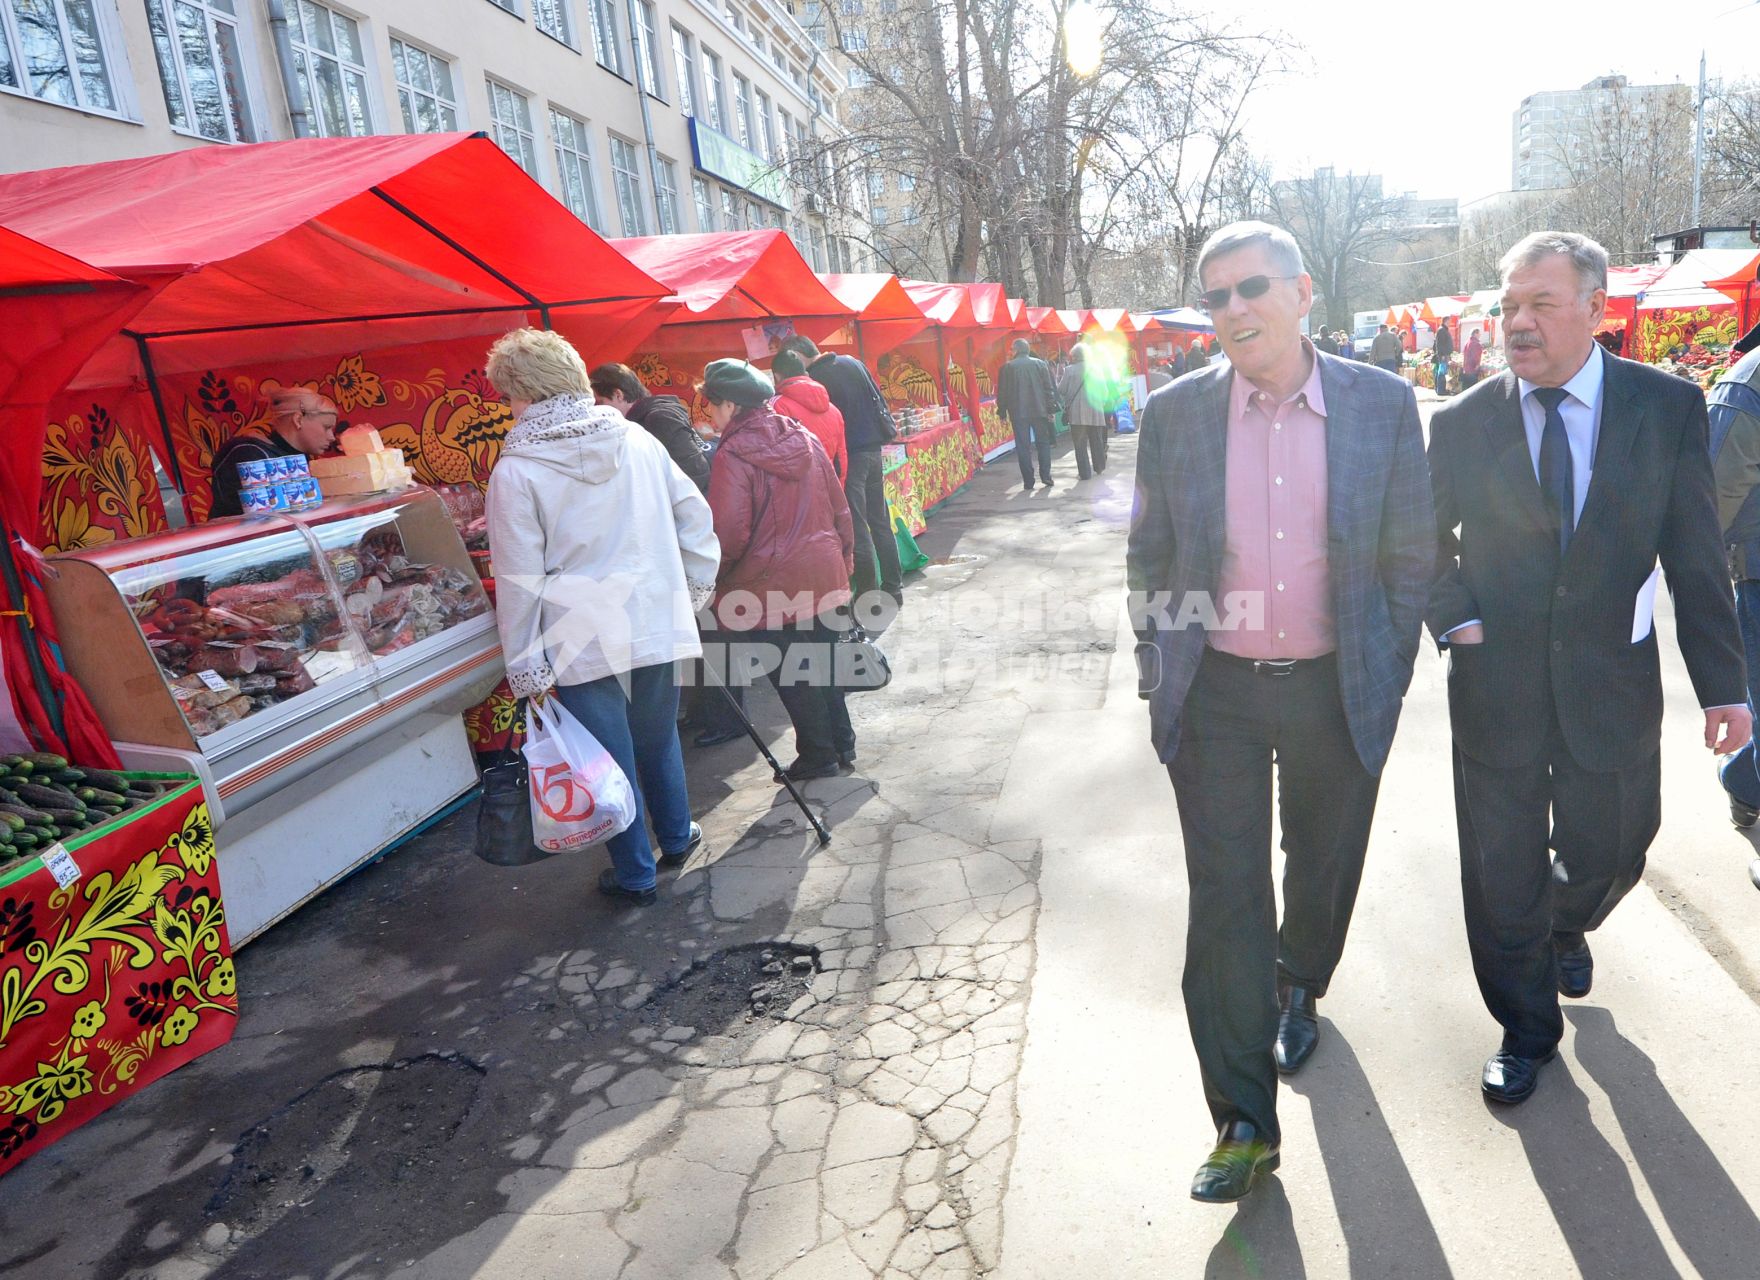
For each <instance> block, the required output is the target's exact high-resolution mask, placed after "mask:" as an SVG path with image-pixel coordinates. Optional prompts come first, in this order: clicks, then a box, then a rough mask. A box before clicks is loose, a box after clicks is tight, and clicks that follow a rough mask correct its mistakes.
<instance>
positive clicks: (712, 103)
mask: <svg viewBox="0 0 1760 1280" xmlns="http://www.w3.org/2000/svg"><path fill="white" fill-rule="evenodd" d="M724 92H725V91H724V89H723V88H722V84H721V58H720V56H719V55H718V54H713V53H710V52H709V51H708V50H707V49H704V50H703V116H704V118H705V119H707V120H708V122H709V127H710V128H711V129H714V130H715V131H716V132H717V133H726V132H727V106H726V103H725V101H724V100H723V94H724Z"/></svg>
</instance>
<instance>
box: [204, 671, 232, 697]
mask: <svg viewBox="0 0 1760 1280" xmlns="http://www.w3.org/2000/svg"><path fill="white" fill-rule="evenodd" d="M196 679H198V680H200V681H201V682H202V683H203V684H205V685H207V686H208V688H210V689H212V690H213V691H214V692H215V693H225V692H228V691H229V690H230V688H231V686H230V685H228V684H227V683H226V681H224V680H222V679H221V678H220V673H219V672H217V671H198V672H196Z"/></svg>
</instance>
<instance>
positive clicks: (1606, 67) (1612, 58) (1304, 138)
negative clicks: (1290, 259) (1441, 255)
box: [1211, 0, 1760, 204]
mask: <svg viewBox="0 0 1760 1280" xmlns="http://www.w3.org/2000/svg"><path fill="white" fill-rule="evenodd" d="M1211 8H1212V10H1213V12H1214V13H1215V14H1216V15H1217V16H1218V17H1219V18H1220V17H1222V16H1223V15H1225V14H1233V15H1235V16H1234V19H1233V20H1234V22H1235V23H1237V24H1248V25H1251V26H1257V25H1261V24H1263V25H1265V26H1271V27H1278V28H1281V29H1282V30H1283V31H1284V32H1285V33H1286V34H1287V35H1288V36H1289V37H1290V38H1291V39H1292V40H1293V41H1294V42H1295V43H1297V44H1300V45H1305V46H1306V53H1305V54H1303V53H1299V52H1298V53H1297V54H1296V55H1295V57H1296V61H1297V67H1296V69H1295V71H1294V72H1293V73H1292V74H1290V75H1287V76H1284V77H1282V78H1281V79H1280V81H1278V82H1275V83H1273V84H1271V85H1270V86H1268V87H1267V88H1265V89H1262V90H1260V91H1259V92H1258V93H1256V94H1255V95H1254V96H1253V99H1252V101H1251V103H1250V105H1249V120H1248V125H1247V128H1248V131H1249V137H1250V139H1251V141H1252V142H1253V144H1254V146H1255V149H1256V150H1258V151H1259V152H1260V153H1261V154H1264V155H1266V156H1268V157H1269V158H1270V159H1271V161H1272V164H1273V168H1274V171H1275V176H1276V177H1279V178H1284V177H1293V176H1296V175H1298V174H1301V173H1306V172H1310V171H1312V169H1313V168H1315V167H1316V166H1319V165H1328V164H1330V165H1332V166H1334V167H1335V168H1337V169H1339V170H1340V171H1344V170H1350V171H1353V172H1356V173H1379V174H1381V175H1382V177H1383V178H1384V179H1385V180H1386V190H1387V191H1388V192H1389V193H1390V194H1394V193H1400V192H1405V191H1412V192H1415V193H1416V194H1418V195H1420V196H1425V197H1441V196H1456V197H1458V198H1459V199H1460V201H1461V203H1462V204H1465V203H1467V202H1468V201H1471V200H1474V199H1477V198H1478V197H1480V196H1484V195H1489V194H1490V193H1492V192H1494V191H1506V190H1508V189H1509V186H1510V120H1511V116H1512V114H1513V113H1514V112H1515V110H1516V108H1517V107H1518V106H1519V105H1520V104H1521V101H1522V99H1523V98H1525V97H1527V96H1528V95H1529V94H1531V93H1538V92H1541V91H1543V90H1547V89H1574V88H1578V87H1579V86H1581V85H1583V84H1584V83H1586V82H1587V81H1589V80H1591V79H1593V78H1595V77H1596V76H1602V75H1609V74H1619V75H1624V76H1626V77H1628V78H1629V79H1630V80H1631V82H1632V83H1633V84H1664V83H1670V82H1675V81H1679V82H1681V83H1683V84H1692V83H1695V82H1696V81H1697V79H1698V74H1699V53H1700V50H1701V49H1702V48H1703V49H1704V50H1705V52H1706V54H1707V64H1706V76H1707V79H1708V82H1709V83H1710V84H1711V87H1712V89H1713V91H1715V87H1716V82H1717V81H1718V80H1720V79H1725V80H1732V81H1733V80H1741V79H1760V3H1754V2H1753V0H1748V2H1747V3H1738V0H1697V2H1696V3H1693V4H1681V3H1674V4H1670V3H1657V0H1643V2H1642V3H1639V2H1636V0H1599V2H1598V3H1594V4H1585V3H1582V0H1564V2H1562V3H1561V2H1560V0H1467V2H1465V3H1454V4H1449V5H1446V6H1441V5H1431V4H1415V5H1405V4H1399V3H1391V4H1382V5H1373V4H1364V3H1358V2H1354V0H1353V2H1352V3H1349V4H1326V3H1318V4H1316V3H1314V0H1257V3H1255V4H1253V5H1252V6H1251V7H1250V9H1249V10H1248V12H1249V13H1250V15H1251V16H1250V17H1243V16H1241V8H1240V7H1239V6H1236V5H1233V4H1228V5H1220V4H1212V6H1211ZM1377 14H1381V15H1385V16H1382V17H1377V16H1376V15H1377Z"/></svg>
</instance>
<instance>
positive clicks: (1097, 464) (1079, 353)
mask: <svg viewBox="0 0 1760 1280" xmlns="http://www.w3.org/2000/svg"><path fill="white" fill-rule="evenodd" d="M1070 356H1071V358H1072V360H1073V363H1072V364H1071V365H1070V367H1069V372H1067V373H1065V374H1064V375H1063V381H1062V382H1061V383H1059V384H1058V387H1057V398H1058V399H1059V400H1060V401H1061V402H1062V403H1063V420H1064V422H1065V423H1066V424H1068V426H1069V437H1070V443H1072V444H1073V445H1074V446H1075V451H1076V479H1078V480H1088V479H1091V478H1092V477H1093V476H1095V475H1096V474H1098V473H1099V472H1102V471H1104V470H1106V434H1107V429H1108V428H1107V414H1108V413H1110V412H1111V411H1112V409H1113V408H1114V407H1115V406H1116V404H1117V402H1118V401H1119V400H1120V399H1122V398H1123V397H1122V396H1120V395H1118V394H1116V392H1117V390H1118V389H1117V388H1116V387H1109V386H1108V385H1107V381H1108V380H1107V378H1106V377H1105V375H1104V374H1103V373H1101V371H1100V370H1099V369H1098V368H1096V367H1093V366H1090V364H1089V361H1088V344H1087V343H1085V342H1078V343H1076V345H1075V349H1074V350H1072V351H1071V352H1070Z"/></svg>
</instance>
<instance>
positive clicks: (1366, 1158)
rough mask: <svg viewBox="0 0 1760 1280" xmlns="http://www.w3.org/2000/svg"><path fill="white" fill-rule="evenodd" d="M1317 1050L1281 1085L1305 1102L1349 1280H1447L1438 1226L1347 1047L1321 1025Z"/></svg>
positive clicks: (1327, 1024)
mask: <svg viewBox="0 0 1760 1280" xmlns="http://www.w3.org/2000/svg"><path fill="white" fill-rule="evenodd" d="M1320 1026H1321V1035H1320V1047H1319V1048H1318V1049H1316V1050H1315V1053H1314V1058H1313V1060H1312V1061H1311V1062H1310V1063H1309V1064H1308V1066H1307V1068H1306V1069H1305V1070H1303V1071H1302V1072H1301V1073H1300V1074H1298V1075H1295V1076H1292V1077H1290V1078H1289V1079H1288V1080H1286V1081H1284V1086H1285V1087H1286V1088H1288V1089H1289V1090H1290V1091H1291V1092H1292V1093H1297V1094H1300V1095H1301V1096H1302V1097H1304V1098H1306V1099H1307V1100H1308V1108H1309V1111H1310V1112H1311V1114H1312V1116H1313V1121H1314V1138H1315V1141H1316V1143H1317V1144H1318V1145H1319V1147H1320V1158H1321V1160H1323V1161H1324V1162H1325V1165H1326V1177H1327V1181H1328V1182H1329V1183H1330V1184H1331V1187H1332V1202H1333V1204H1334V1206H1336V1208H1337V1210H1338V1222H1339V1227H1340V1229H1341V1230H1342V1231H1343V1232H1344V1239H1345V1248H1346V1249H1347V1250H1348V1251H1349V1254H1350V1275H1351V1276H1352V1277H1353V1280H1448V1277H1451V1276H1452V1275H1453V1272H1452V1271H1451V1270H1450V1269H1449V1265H1448V1259H1447V1258H1446V1257H1445V1256H1444V1255H1443V1252H1442V1241H1441V1239H1440V1238H1439V1237H1438V1236H1437V1234H1436V1226H1435V1224H1434V1223H1433V1222H1431V1220H1430V1213H1429V1210H1427V1209H1426V1208H1425V1207H1424V1199H1423V1197H1422V1196H1421V1195H1420V1194H1419V1193H1418V1187H1417V1184H1416V1183H1415V1182H1413V1181H1412V1175H1411V1172H1410V1171H1409V1170H1408V1169H1407V1168H1406V1162H1405V1159H1404V1158H1403V1157H1402V1156H1401V1155H1400V1151H1399V1144H1398V1143H1397V1142H1395V1140H1394V1136H1393V1132H1392V1130H1390V1129H1389V1128H1388V1127H1387V1121H1386V1120H1385V1119H1384V1118H1383V1116H1382V1113H1381V1108H1380V1106H1379V1105H1378V1104H1377V1103H1376V1101H1375V1090H1374V1089H1373V1088H1372V1087H1371V1086H1370V1084H1369V1077H1368V1076H1367V1075H1365V1074H1364V1072H1363V1067H1362V1064H1361V1063H1360V1062H1359V1061H1358V1060H1357V1055H1356V1052H1355V1051H1354V1050H1353V1049H1352V1048H1351V1046H1350V1042H1349V1041H1348V1040H1346V1039H1345V1038H1344V1037H1343V1036H1342V1035H1340V1034H1339V1032H1338V1028H1337V1027H1336V1026H1334V1025H1333V1023H1332V1021H1331V1019H1329V1018H1322V1019H1321V1020H1320Z"/></svg>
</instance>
